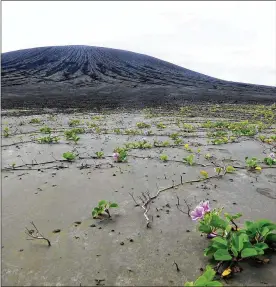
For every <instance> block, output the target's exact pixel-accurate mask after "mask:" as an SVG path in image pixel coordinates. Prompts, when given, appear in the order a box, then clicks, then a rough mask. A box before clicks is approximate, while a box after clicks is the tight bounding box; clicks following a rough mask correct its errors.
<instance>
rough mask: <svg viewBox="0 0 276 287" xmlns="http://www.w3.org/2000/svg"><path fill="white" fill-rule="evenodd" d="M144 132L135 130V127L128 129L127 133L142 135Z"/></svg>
mask: <svg viewBox="0 0 276 287" xmlns="http://www.w3.org/2000/svg"><path fill="white" fill-rule="evenodd" d="M141 133H142V132H141V131H140V130H135V129H126V130H125V134H126V135H133V136H135V135H140V134H141Z"/></svg>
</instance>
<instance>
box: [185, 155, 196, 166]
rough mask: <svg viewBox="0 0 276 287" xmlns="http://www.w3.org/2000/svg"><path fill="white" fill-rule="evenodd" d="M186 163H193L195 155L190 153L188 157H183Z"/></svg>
mask: <svg viewBox="0 0 276 287" xmlns="http://www.w3.org/2000/svg"><path fill="white" fill-rule="evenodd" d="M183 161H184V163H187V164H188V165H193V164H194V155H193V154H190V155H188V156H186V157H184V158H183Z"/></svg>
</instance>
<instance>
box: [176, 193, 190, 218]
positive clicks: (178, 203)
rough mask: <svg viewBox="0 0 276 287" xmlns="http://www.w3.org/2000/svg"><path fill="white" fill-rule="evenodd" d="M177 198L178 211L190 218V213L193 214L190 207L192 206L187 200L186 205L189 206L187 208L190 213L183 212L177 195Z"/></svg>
mask: <svg viewBox="0 0 276 287" xmlns="http://www.w3.org/2000/svg"><path fill="white" fill-rule="evenodd" d="M176 198H177V204H176V207H177V209H178V210H179V211H180V212H182V213H184V214H187V215H188V216H190V212H191V206H190V204H188V203H187V201H186V199H184V202H185V204H186V206H187V208H188V211H187V212H186V211H183V210H182V209H180V202H179V197H178V196H177V195H176Z"/></svg>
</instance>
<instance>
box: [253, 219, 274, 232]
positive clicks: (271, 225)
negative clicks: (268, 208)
mask: <svg viewBox="0 0 276 287" xmlns="http://www.w3.org/2000/svg"><path fill="white" fill-rule="evenodd" d="M256 225H257V227H258V228H259V229H261V228H262V227H268V228H274V229H276V224H275V223H273V222H271V221H270V220H268V219H261V220H258V221H257V222H256ZM270 230H271V229H270Z"/></svg>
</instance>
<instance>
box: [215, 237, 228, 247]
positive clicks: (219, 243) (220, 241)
mask: <svg viewBox="0 0 276 287" xmlns="http://www.w3.org/2000/svg"><path fill="white" fill-rule="evenodd" d="M212 247H215V248H217V249H227V240H226V239H224V238H221V237H215V238H213V239H212Z"/></svg>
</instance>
